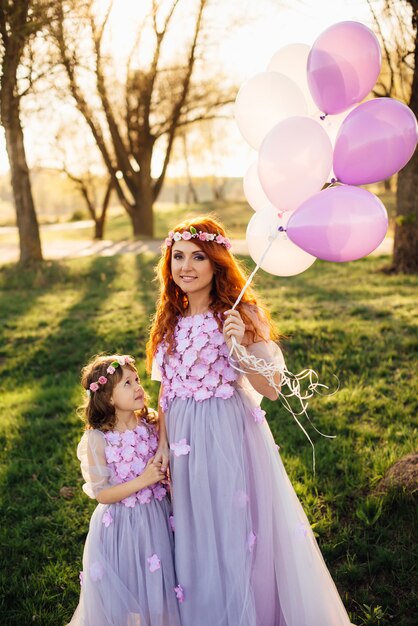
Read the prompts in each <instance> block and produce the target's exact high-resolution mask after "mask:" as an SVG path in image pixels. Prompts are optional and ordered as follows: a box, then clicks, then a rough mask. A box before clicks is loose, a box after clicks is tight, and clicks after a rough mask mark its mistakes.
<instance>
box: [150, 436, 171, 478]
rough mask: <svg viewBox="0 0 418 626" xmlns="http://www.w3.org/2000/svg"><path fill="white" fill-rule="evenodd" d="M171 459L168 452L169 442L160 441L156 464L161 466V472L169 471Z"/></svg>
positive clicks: (155, 459) (155, 458) (155, 457)
mask: <svg viewBox="0 0 418 626" xmlns="http://www.w3.org/2000/svg"><path fill="white" fill-rule="evenodd" d="M169 458H170V452H169V450H168V445H167V442H162V441H160V444H159V446H158V449H157V452H156V453H155V456H154V463H155V464H156V465H160V467H161V471H162V472H164V473H165V472H166V471H167V469H168V461H169Z"/></svg>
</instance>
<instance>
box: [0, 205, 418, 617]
mask: <svg viewBox="0 0 418 626" xmlns="http://www.w3.org/2000/svg"><path fill="white" fill-rule="evenodd" d="M171 217H172V216H171ZM238 218H239V212H238V213H237V219H238ZM161 220H162V218H161ZM167 220H168V218H167ZM162 221H163V220H162ZM162 221H161V223H162ZM165 227H166V225H164V228H165ZM243 261H244V262H245V264H246V265H247V266H248V268H251V267H252V263H251V261H250V260H249V259H243ZM154 264H155V258H154V257H152V256H144V255H142V256H133V255H124V256H117V257H112V258H86V259H81V260H72V261H67V262H65V263H48V264H45V265H44V266H43V267H41V268H35V269H32V270H26V271H25V272H23V271H22V270H19V269H18V267H17V266H14V265H10V266H5V267H3V268H0V316H1V320H2V324H1V326H0V335H1V342H0V394H1V399H2V407H3V411H2V419H1V422H0V441H1V448H0V449H1V453H0V454H1V456H0V487H1V488H0V494H1V496H0V497H1V507H0V511H1V513H0V515H1V519H0V535H1V546H2V550H1V567H0V572H1V573H0V588H1V595H0V613H1V615H2V620H1V622H2V624H3V625H4V626H9V625H10V626H12V625H16V626H22V625H26V624H42V626H49V625H50V626H60V625H62V624H65V623H67V621H68V620H69V619H70V617H71V615H72V612H73V611H74V609H75V607H76V605H77V601H78V594H79V584H78V572H79V570H80V569H81V556H82V551H83V543H84V540H85V537H86V533H87V530H88V522H89V518H90V515H91V513H92V511H93V509H94V506H95V504H94V502H92V501H90V500H89V499H88V498H87V497H86V496H85V495H83V493H82V490H81V484H82V480H81V477H80V472H79V467H78V462H77V459H76V455H75V450H76V445H77V442H78V440H79V438H80V436H81V433H82V425H81V422H80V420H79V418H78V417H77V414H76V407H77V406H78V405H79V403H80V402H81V399H82V398H81V394H80V389H79V384H78V380H79V371H80V368H81V367H82V366H83V364H84V363H85V362H86V360H87V359H88V358H89V357H90V356H91V355H92V354H93V353H96V352H100V351H116V350H118V351H122V352H127V353H132V354H134V355H135V356H136V357H137V363H138V364H139V369H140V374H141V375H142V376H143V377H144V378H145V380H146V376H145V372H144V348H145V341H146V338H147V333H148V327H149V321H150V316H151V315H152V313H153V310H154V306H155V294H156V287H155V284H154V283H153V282H152V277H153V266H154ZM385 264H387V259H385V258H380V257H377V258H376V257H370V258H367V259H364V260H361V261H358V262H355V263H348V264H330V263H324V262H316V263H315V264H314V265H313V266H312V268H311V269H309V270H308V271H307V272H305V273H303V274H301V275H299V276H297V277H294V278H292V279H282V278H278V277H274V276H272V275H269V274H265V273H264V272H262V271H260V272H259V273H258V274H257V275H256V277H255V285H256V287H257V289H258V292H259V293H260V294H261V295H262V296H263V297H264V300H265V302H266V303H267V304H268V306H269V308H270V310H271V312H272V315H273V318H274V319H275V320H276V321H277V324H278V326H279V329H280V331H281V332H282V333H283V335H285V337H286V338H285V339H284V340H283V347H284V351H285V355H286V359H287V363H288V367H289V368H290V369H291V370H292V371H299V370H300V369H301V368H303V367H305V366H311V367H314V368H315V369H316V370H317V371H318V373H319V376H320V379H321V381H324V382H329V383H330V384H331V385H333V384H334V382H333V378H332V374H333V373H336V374H338V377H339V380H340V390H339V392H338V393H337V394H335V395H332V396H328V397H326V396H325V397H319V398H316V399H315V400H313V401H312V403H311V406H310V415H311V418H312V419H313V420H314V422H315V424H316V426H317V427H318V428H319V429H320V430H321V431H322V432H326V433H331V434H335V435H337V438H336V439H335V440H332V441H329V440H325V439H322V438H321V437H319V436H318V435H316V436H315V443H316V460H317V476H316V478H314V477H313V475H312V465H311V452H310V447H309V444H308V443H307V441H306V439H305V438H304V435H303V434H302V433H301V431H300V430H299V429H298V428H297V427H296V425H295V424H294V423H293V421H292V418H291V416H290V415H289V414H287V413H286V412H285V411H284V409H283V408H282V406H281V405H280V404H279V403H278V402H276V403H273V402H269V401H264V403H263V406H264V408H265V409H266V410H267V413H268V418H269V422H270V425H271V428H272V431H273V433H274V436H275V438H276V440H277V442H278V443H279V444H280V446H281V454H282V457H283V460H284V463H285V465H286V468H287V471H288V473H289V475H290V478H291V480H292V483H293V484H294V486H295V489H296V491H297V494H298V496H299V497H300V499H301V501H302V503H303V506H304V508H305V510H306V512H307V514H308V517H309V519H310V521H311V524H312V526H313V528H314V531H315V533H316V535H317V537H318V541H319V544H320V547H321V549H322V551H323V554H324V557H325V559H326V561H327V564H328V566H329V568H330V571H331V573H332V576H333V578H334V580H335V582H336V584H337V587H338V589H339V591H340V594H341V596H342V598H343V601H344V602H345V604H346V606H347V608H348V610H349V612H350V615H351V618H352V621H353V623H355V624H357V625H359V626H362V625H369V626H374V625H376V626H377V625H381V626H388V625H390V624H396V626H413V624H415V623H416V619H415V609H414V605H415V603H416V594H415V592H414V581H413V571H414V570H413V568H414V561H415V556H414V551H413V545H414V539H415V534H416V530H415V528H414V517H415V511H416V508H415V507H416V501H414V497H413V496H411V495H408V494H406V493H399V492H391V493H389V494H387V495H384V496H382V495H380V496H377V495H374V490H375V487H376V484H377V483H378V481H379V479H380V478H381V477H382V476H383V475H384V473H385V472H386V471H387V470H388V468H389V467H390V466H391V465H392V464H393V463H394V462H395V461H396V460H397V459H399V458H401V457H402V456H403V455H405V454H407V453H409V452H411V451H413V450H414V449H416V447H417V436H416V435H417V431H416V422H415V423H414V422H413V419H412V416H416V414H417V408H418V407H417V404H418V402H417V398H418V382H417V378H416V376H415V369H416V360H415V355H416V353H417V347H418V346H417V336H418V333H417V328H416V326H417V324H416V320H417V313H418V310H417V309H418V303H417V300H416V288H417V283H418V280H417V278H416V277H412V276H394V275H387V274H385V273H384V272H382V269H383V268H384V266H385ZM145 386H146V388H147V390H148V392H149V393H150V395H151V398H152V403H153V404H154V405H155V403H156V397H157V391H158V390H157V383H155V382H151V381H147V380H146V385H145ZM313 434H315V433H313ZM64 486H65V487H73V488H74V495H73V496H72V497H68V498H66V497H64V496H63V495H60V490H61V489H62V487H64ZM61 493H62V492H61ZM64 495H65V494H64ZM70 496H71V493H70ZM415 589H416V585H415Z"/></svg>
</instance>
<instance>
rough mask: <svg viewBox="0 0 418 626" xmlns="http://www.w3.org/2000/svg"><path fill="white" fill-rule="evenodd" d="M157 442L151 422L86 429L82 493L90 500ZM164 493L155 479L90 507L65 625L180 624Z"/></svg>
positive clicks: (133, 468)
mask: <svg viewBox="0 0 418 626" xmlns="http://www.w3.org/2000/svg"><path fill="white" fill-rule="evenodd" d="M157 447H158V439H157V433H156V430H155V427H154V426H153V425H151V424H148V423H147V422H145V421H141V422H139V423H138V426H137V427H136V428H135V429H134V430H126V431H125V432H123V433H120V432H116V431H113V432H107V433H102V432H101V431H99V430H87V431H86V432H85V433H84V435H83V436H82V438H81V441H80V443H79V445H78V448H77V456H78V458H79V459H80V461H81V470H82V474H83V477H84V479H85V481H86V483H85V484H84V485H83V489H84V491H85V492H86V494H87V495H88V496H90V497H91V498H95V497H96V496H97V495H98V493H99V492H100V490H101V489H104V488H106V487H109V486H111V485H117V484H120V483H123V482H126V481H128V480H130V479H132V478H134V477H135V476H139V475H140V474H141V473H142V472H143V471H144V469H145V466H146V463H147V461H148V459H149V458H150V457H152V456H154V454H155V452H156V450H157ZM166 494H167V492H166V488H165V486H164V484H162V483H157V484H155V485H153V486H152V487H150V488H146V489H142V490H141V491H138V492H137V493H134V494H133V495H131V496H129V497H128V498H125V499H124V500H122V501H121V502H116V503H114V504H99V505H98V506H97V507H96V509H95V511H94V513H93V515H92V518H91V521H90V528H89V533H88V535H87V539H86V543H85V547H84V555H83V571H82V572H81V573H80V582H81V594H80V603H79V605H78V607H77V610H76V612H75V613H74V615H73V618H72V620H71V622H70V623H71V626H180V619H179V611H178V600H177V596H176V591H175V588H176V587H177V581H176V578H175V574H174V565H173V532H172V528H171V525H170V519H169V518H170V505H169V501H168V498H167V497H166Z"/></svg>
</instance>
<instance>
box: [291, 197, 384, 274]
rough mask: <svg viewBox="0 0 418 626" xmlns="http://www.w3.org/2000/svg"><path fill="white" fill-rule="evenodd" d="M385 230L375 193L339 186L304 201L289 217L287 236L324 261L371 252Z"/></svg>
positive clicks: (381, 209) (380, 207)
mask: <svg viewBox="0 0 418 626" xmlns="http://www.w3.org/2000/svg"><path fill="white" fill-rule="evenodd" d="M387 229H388V215H387V212H386V209H385V207H384V206H383V203H382V202H381V201H380V200H379V198H378V197H377V196H375V195H374V194H372V193H370V191H366V189H360V188H358V187H349V186H346V185H341V186H338V187H329V188H328V189H325V190H324V191H320V192H319V193H317V194H315V195H314V196H312V197H311V198H309V199H308V200H306V202H304V203H303V204H302V205H301V206H300V207H299V208H298V209H297V210H296V211H295V212H294V213H293V215H291V216H290V219H289V221H288V223H287V235H288V237H289V239H291V240H292V241H293V243H295V244H296V245H297V246H299V247H300V248H302V250H305V251H306V252H309V254H312V255H313V256H316V257H318V258H319V259H324V260H325V261H338V262H341V261H354V260H355V259H360V258H361V257H363V256H367V255H368V254H370V252H373V250H374V249H375V248H377V246H378V245H379V244H380V243H381V242H382V241H383V239H384V238H385V235H386V232H387Z"/></svg>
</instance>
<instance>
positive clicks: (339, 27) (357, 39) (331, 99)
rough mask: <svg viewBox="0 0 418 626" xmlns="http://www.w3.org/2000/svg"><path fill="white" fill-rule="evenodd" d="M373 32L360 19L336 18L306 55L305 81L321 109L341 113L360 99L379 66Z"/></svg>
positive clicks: (325, 111) (377, 73) (372, 84)
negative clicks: (339, 20)
mask: <svg viewBox="0 0 418 626" xmlns="http://www.w3.org/2000/svg"><path fill="white" fill-rule="evenodd" d="M381 62H382V59H381V51H380V46H379V42H378V40H377V37H376V35H375V34H374V33H373V32H372V31H371V30H370V29H369V28H367V26H364V24H360V22H339V23H338V24H334V25H333V26H330V27H329V28H327V29H326V30H325V31H324V32H323V33H322V34H321V35H319V37H318V39H317V40H316V41H315V43H314V44H313V46H312V49H311V51H310V53H309V57H308V68H307V72H308V84H309V89H310V91H311V94H312V97H313V99H314V101H315V102H316V104H317V105H318V107H319V108H320V109H321V111H323V112H324V113H341V112H342V111H344V110H346V109H348V108H349V107H350V106H352V105H353V104H356V103H357V102H360V101H361V100H363V98H364V97H365V96H367V94H368V93H369V91H370V90H371V89H372V87H373V86H374V84H375V82H376V80H377V78H378V76H379V73H380V66H381Z"/></svg>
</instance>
